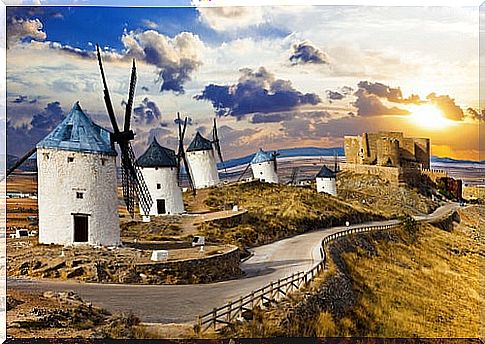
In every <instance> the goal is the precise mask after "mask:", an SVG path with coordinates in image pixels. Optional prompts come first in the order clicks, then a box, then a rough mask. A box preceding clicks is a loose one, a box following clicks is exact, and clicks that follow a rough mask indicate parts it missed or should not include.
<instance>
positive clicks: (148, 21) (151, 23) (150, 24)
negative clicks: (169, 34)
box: [142, 19, 158, 30]
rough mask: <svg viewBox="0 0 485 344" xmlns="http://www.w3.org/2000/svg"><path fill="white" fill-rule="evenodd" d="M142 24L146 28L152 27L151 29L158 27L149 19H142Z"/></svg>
mask: <svg viewBox="0 0 485 344" xmlns="http://www.w3.org/2000/svg"><path fill="white" fill-rule="evenodd" d="M142 24H143V26H145V27H146V28H148V29H152V30H155V29H158V24H157V23H155V22H153V21H151V20H149V19H143V20H142Z"/></svg>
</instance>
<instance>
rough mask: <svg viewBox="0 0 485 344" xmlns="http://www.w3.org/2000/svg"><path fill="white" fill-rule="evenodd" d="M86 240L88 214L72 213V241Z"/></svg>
mask: <svg viewBox="0 0 485 344" xmlns="http://www.w3.org/2000/svg"><path fill="white" fill-rule="evenodd" d="M87 241H88V216H87V215H74V242H87Z"/></svg>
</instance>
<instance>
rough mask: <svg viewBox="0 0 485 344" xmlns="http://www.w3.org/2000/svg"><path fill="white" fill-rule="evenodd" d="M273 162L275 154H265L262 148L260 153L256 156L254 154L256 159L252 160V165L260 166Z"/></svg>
mask: <svg viewBox="0 0 485 344" xmlns="http://www.w3.org/2000/svg"><path fill="white" fill-rule="evenodd" d="M273 160H274V155H273V153H270V152H265V151H264V150H262V149H261V148H260V149H259V151H258V152H257V153H256V154H254V157H253V159H252V160H251V164H259V163H262V162H266V161H273Z"/></svg>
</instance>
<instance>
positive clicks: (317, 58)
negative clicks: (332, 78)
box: [290, 41, 329, 65]
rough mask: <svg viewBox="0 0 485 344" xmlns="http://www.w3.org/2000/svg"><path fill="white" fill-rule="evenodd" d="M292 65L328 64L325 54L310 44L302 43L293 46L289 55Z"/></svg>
mask: <svg viewBox="0 0 485 344" xmlns="http://www.w3.org/2000/svg"><path fill="white" fill-rule="evenodd" d="M290 61H291V62H292V64H293V65H297V64H307V63H311V64H329V58H328V56H327V54H325V53H324V52H323V51H321V50H319V49H318V48H317V47H315V46H314V45H312V44H311V43H310V42H307V41H304V42H300V43H297V44H294V45H293V47H292V52H291V55H290Z"/></svg>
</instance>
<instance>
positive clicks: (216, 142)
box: [212, 118, 227, 172]
mask: <svg viewBox="0 0 485 344" xmlns="http://www.w3.org/2000/svg"><path fill="white" fill-rule="evenodd" d="M212 143H213V144H214V146H215V148H216V151H217V155H218V156H219V161H220V162H221V163H222V166H223V167H224V171H226V166H225V164H224V159H223V158H222V151H221V143H220V141H219V135H218V133H217V122H216V119H215V118H214V127H213V128H212ZM226 172H227V171H226Z"/></svg>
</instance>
